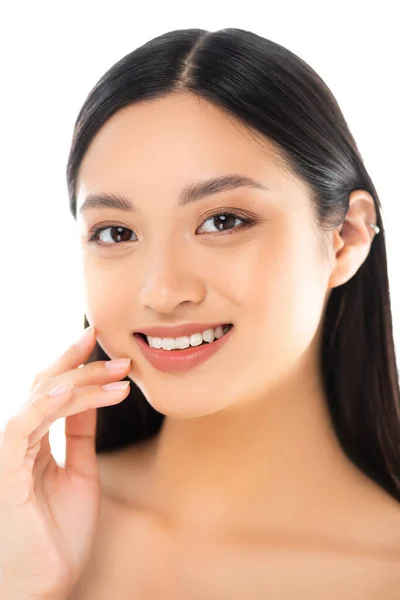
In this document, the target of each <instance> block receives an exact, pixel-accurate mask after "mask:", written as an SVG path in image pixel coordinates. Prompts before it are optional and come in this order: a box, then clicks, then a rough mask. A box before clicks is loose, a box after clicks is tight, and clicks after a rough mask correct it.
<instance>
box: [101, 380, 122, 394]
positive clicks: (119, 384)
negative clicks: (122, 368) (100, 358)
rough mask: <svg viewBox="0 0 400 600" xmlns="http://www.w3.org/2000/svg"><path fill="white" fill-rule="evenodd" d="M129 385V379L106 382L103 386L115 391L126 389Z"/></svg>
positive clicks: (105, 388)
mask: <svg viewBox="0 0 400 600" xmlns="http://www.w3.org/2000/svg"><path fill="white" fill-rule="evenodd" d="M128 385H129V381H113V382H112V383H106V384H105V385H102V386H101V387H102V388H103V390H105V391H106V392H115V391H117V390H126V388H127V387H128Z"/></svg>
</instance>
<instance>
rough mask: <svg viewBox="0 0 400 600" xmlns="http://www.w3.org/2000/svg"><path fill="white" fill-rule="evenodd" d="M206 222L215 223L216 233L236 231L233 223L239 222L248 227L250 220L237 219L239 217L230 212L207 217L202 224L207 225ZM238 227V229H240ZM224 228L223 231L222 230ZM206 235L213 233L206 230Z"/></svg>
mask: <svg viewBox="0 0 400 600" xmlns="http://www.w3.org/2000/svg"><path fill="white" fill-rule="evenodd" d="M208 221H214V222H215V223H216V227H217V230H218V231H222V232H224V231H228V232H229V230H230V229H238V227H235V222H236V221H241V222H242V223H243V225H242V226H241V227H243V226H246V225H247V226H249V225H250V224H251V222H252V221H251V219H247V218H245V217H239V215H237V214H236V213H232V212H221V213H216V214H214V215H212V216H211V217H208V219H206V220H205V221H204V223H207V222H208ZM241 227H240V228H241ZM224 228H225V229H224ZM206 233H213V231H210V230H209V229H208V231H206Z"/></svg>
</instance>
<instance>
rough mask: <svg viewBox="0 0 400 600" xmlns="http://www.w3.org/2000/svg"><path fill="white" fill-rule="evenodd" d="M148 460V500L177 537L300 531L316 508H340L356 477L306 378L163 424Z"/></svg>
mask: <svg viewBox="0 0 400 600" xmlns="http://www.w3.org/2000/svg"><path fill="white" fill-rule="evenodd" d="M314 373H315V371H314ZM153 452H154V453H153V454H152V460H151V463H150V464H151V480H152V482H153V484H152V491H151V496H152V498H155V499H157V500H156V501H157V503H158V505H159V507H160V511H161V512H162V513H164V514H165V516H166V517H167V518H168V519H169V520H170V522H171V523H172V524H173V526H174V527H179V529H182V530H188V529H191V530H198V531H207V530H210V531H215V530H216V529H218V530H221V529H224V530H229V531H232V528H236V527H237V528H242V526H243V528H245V527H247V529H249V528H252V527H253V526H254V528H257V530H259V528H260V527H269V526H271V527H276V526H279V525H280V524H285V525H286V524H288V523H289V522H290V521H291V520H292V522H296V523H298V522H299V521H300V523H301V519H302V518H305V511H306V512H307V513H310V511H311V512H312V518H313V519H317V512H318V510H317V508H316V507H317V506H323V507H324V508H325V509H326V507H327V505H328V503H334V505H335V507H336V508H337V507H338V504H339V502H340V494H341V489H343V490H344V489H345V486H344V485H342V487H341V484H342V483H343V484H344V483H345V482H346V481H348V480H349V475H350V476H351V475H353V477H354V469H355V468H354V467H353V466H352V463H351V462H350V461H349V459H348V458H347V457H346V456H345V454H344V452H343V450H342V449H341V447H340V445H339V442H338V440H337V438H336V435H335V432H334V429H333V425H332V423H331V418H330V414H329V411H328V408H327V399H326V396H325V394H324V391H323V386H322V382H321V380H320V378H319V377H318V376H316V375H315V374H312V373H309V374H308V376H305V374H304V373H303V374H302V377H301V379H300V378H299V377H298V376H293V377H292V378H291V380H290V381H289V382H286V383H285V385H284V386H280V388H279V389H277V390H275V391H271V392H270V393H269V394H268V395H267V396H266V397H263V398H262V399H261V398H260V399H259V400H257V401H254V400H253V402H251V403H249V402H247V403H246V402H242V403H241V405H240V406H239V405H235V406H234V407H230V408H229V409H226V410H223V411H220V412H218V413H215V414H212V415H207V416H205V417H201V418H195V419H173V418H169V417H166V418H165V420H164V423H163V426H162V429H161V431H160V434H159V435H158V437H157V438H156V441H155V442H154V446H153ZM343 500H345V497H343ZM310 516H311V515H310ZM321 519H326V512H325V514H324V515H322V514H321Z"/></svg>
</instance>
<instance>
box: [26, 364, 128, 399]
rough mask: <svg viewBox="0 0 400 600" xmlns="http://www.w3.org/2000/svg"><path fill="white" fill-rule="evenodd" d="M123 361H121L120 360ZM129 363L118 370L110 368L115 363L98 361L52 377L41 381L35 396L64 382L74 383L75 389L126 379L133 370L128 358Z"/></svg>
mask: <svg viewBox="0 0 400 600" xmlns="http://www.w3.org/2000/svg"><path fill="white" fill-rule="evenodd" d="M119 360H121V359H119ZM122 360H127V361H128V362H127V363H126V364H125V365H124V366H120V367H118V368H109V367H110V365H111V366H112V365H115V362H114V361H111V360H108V361H107V360H106V361H96V362H92V363H89V364H87V365H85V366H84V367H82V368H75V369H72V370H70V371H67V372H65V373H62V374H60V375H57V376H56V377H51V378H50V379H48V380H44V381H41V382H40V383H39V384H38V385H37V387H36V388H35V391H34V392H31V394H32V393H35V394H45V393H47V392H48V391H49V390H50V389H51V388H53V387H55V386H56V385H59V384H61V383H63V382H64V381H73V382H74V387H75V388H76V389H77V388H79V387H84V386H87V385H96V384H97V385H103V384H106V383H111V382H114V381H115V380H116V379H121V378H122V377H125V376H126V375H127V374H128V373H129V371H130V369H131V359H130V358H126V359H122Z"/></svg>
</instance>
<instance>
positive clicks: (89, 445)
mask: <svg viewBox="0 0 400 600" xmlns="http://www.w3.org/2000/svg"><path fill="white" fill-rule="evenodd" d="M95 341H96V336H95V335H94V330H92V331H91V333H89V334H88V335H86V337H85V338H82V339H81V341H80V343H77V344H73V345H72V346H71V347H70V348H68V350H67V351H66V352H65V353H64V354H63V355H62V356H61V357H59V358H58V359H57V360H56V361H55V362H54V363H53V364H51V365H50V366H49V367H48V368H47V369H46V370H44V371H42V372H41V373H40V374H38V375H37V376H36V377H35V379H34V381H33V385H32V389H31V391H30V394H29V396H28V400H27V402H26V403H25V404H24V406H23V407H22V408H21V410H20V411H19V412H18V413H16V414H15V415H14V416H12V417H11V418H10V419H9V421H8V422H7V424H6V426H5V429H4V430H3V431H2V432H0V532H1V533H0V590H2V593H3V594H5V595H6V597H10V598H14V597H15V598H19V597H21V598H22V597H23V598H32V599H33V598H35V599H38V598H42V597H43V598H66V597H67V596H68V593H69V592H70V590H71V589H72V587H73V585H74V584H75V583H76V582H77V580H78V579H79V577H80V575H81V573H82V572H83V569H84V566H85V564H86V562H87V561H88V559H89V557H90V553H91V549H92V544H93V542H94V536H95V533H96V528H97V523H98V519H99V514H100V501H101V486H100V479H99V472H98V466H97V457H96V452H95V432H96V408H97V407H99V406H106V405H107V406H108V405H112V404H117V403H118V402H121V401H122V400H124V399H125V398H126V397H127V395H128V394H129V389H130V386H129V382H127V381H125V382H119V383H120V384H122V383H123V384H126V387H125V388H124V389H119V390H113V391H105V390H104V389H103V388H102V385H103V384H107V383H112V382H117V380H120V379H122V378H123V377H126V376H127V375H128V373H129V371H130V368H131V365H130V362H129V364H127V366H124V367H122V368H117V369H109V368H106V366H105V365H106V364H111V362H112V361H98V362H94V363H89V364H88V365H84V366H83V367H80V365H82V364H83V362H84V361H85V360H87V358H88V357H89V355H90V353H91V352H92V350H93V348H94V344H95ZM63 387H64V389H63ZM63 417H66V420H65V434H66V455H65V467H61V466H59V465H58V464H57V463H56V461H55V459H54V457H53V456H52V454H51V449H50V444H49V428H50V425H51V424H52V423H54V421H56V420H57V419H60V418H63ZM3 590H5V591H3ZM7 594H8V595H9V596H7Z"/></svg>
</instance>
